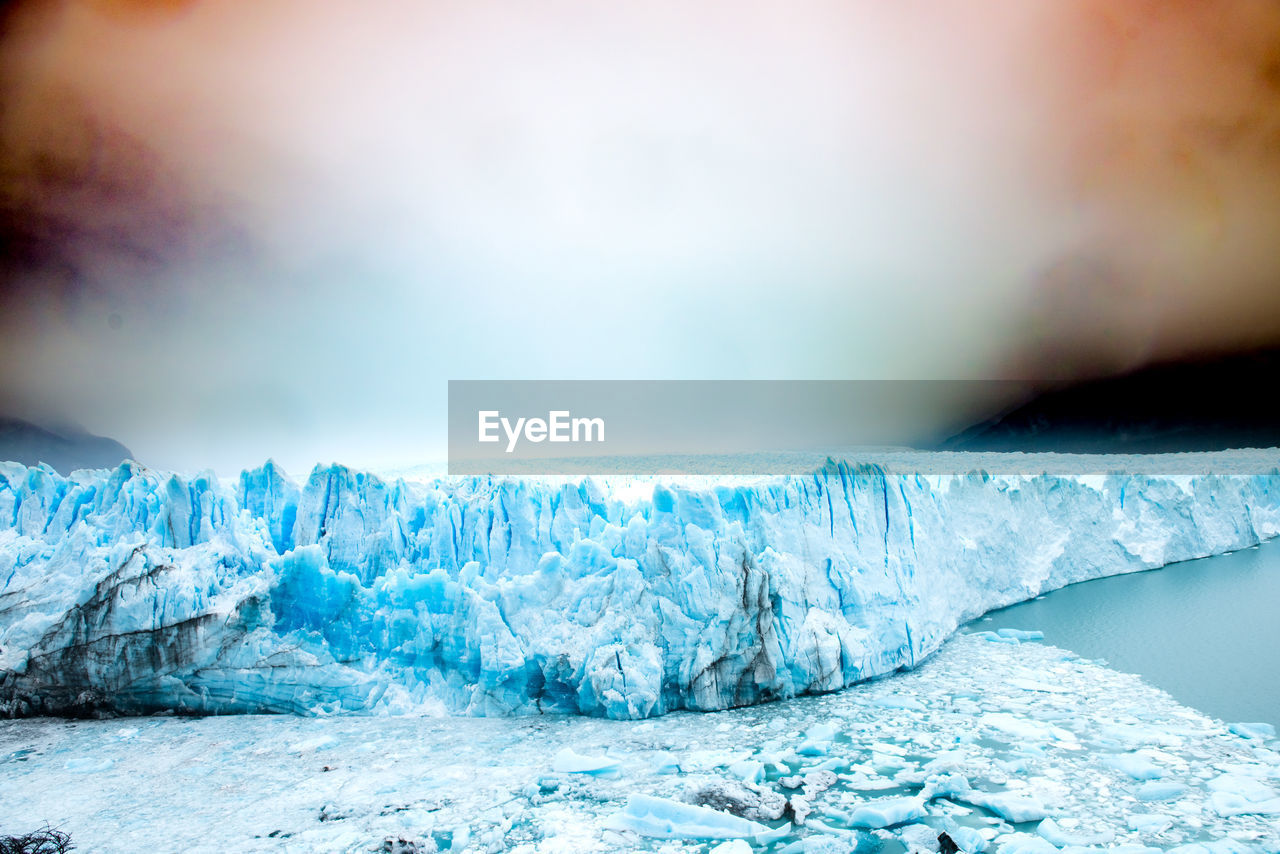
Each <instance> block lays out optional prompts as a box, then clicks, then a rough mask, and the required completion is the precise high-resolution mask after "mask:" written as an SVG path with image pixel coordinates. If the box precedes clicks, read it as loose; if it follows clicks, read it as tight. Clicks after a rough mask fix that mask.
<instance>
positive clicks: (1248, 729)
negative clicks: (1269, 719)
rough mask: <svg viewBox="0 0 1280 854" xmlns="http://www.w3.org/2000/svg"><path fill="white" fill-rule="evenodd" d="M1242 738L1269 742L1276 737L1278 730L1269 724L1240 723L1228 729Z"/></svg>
mask: <svg viewBox="0 0 1280 854" xmlns="http://www.w3.org/2000/svg"><path fill="white" fill-rule="evenodd" d="M1227 729H1229V730H1231V732H1233V733H1235V734H1236V735H1238V736H1240V737H1241V738H1256V739H1259V740H1261V741H1267V740H1269V739H1273V738H1275V737H1276V728H1275V727H1274V726H1272V725H1271V724H1268V723H1246V722H1239V723H1234V724H1231V726H1229V727H1227Z"/></svg>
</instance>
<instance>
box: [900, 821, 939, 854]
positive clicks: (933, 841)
mask: <svg viewBox="0 0 1280 854" xmlns="http://www.w3.org/2000/svg"><path fill="white" fill-rule="evenodd" d="M898 837H899V838H900V839H901V840H902V844H903V845H905V846H906V848H907V850H908V851H918V852H931V851H937V850H938V831H937V830H935V829H934V828H932V827H930V826H929V825H927V824H908V825H905V826H903V827H902V828H900V829H899V830H898Z"/></svg>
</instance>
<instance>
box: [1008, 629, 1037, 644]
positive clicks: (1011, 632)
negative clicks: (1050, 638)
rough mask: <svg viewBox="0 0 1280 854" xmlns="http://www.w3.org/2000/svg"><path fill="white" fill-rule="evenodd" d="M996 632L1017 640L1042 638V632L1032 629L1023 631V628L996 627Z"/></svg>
mask: <svg viewBox="0 0 1280 854" xmlns="http://www.w3.org/2000/svg"><path fill="white" fill-rule="evenodd" d="M996 634H997V635H999V636H1000V637H1002V638H1013V639H1014V640H1019V641H1031V640H1044V632H1042V631H1039V630H1036V629H1033V630H1031V631H1025V630H1023V629H996Z"/></svg>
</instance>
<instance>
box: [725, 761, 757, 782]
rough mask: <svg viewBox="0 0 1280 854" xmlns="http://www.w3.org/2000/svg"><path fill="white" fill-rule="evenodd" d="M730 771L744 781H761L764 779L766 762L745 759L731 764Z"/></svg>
mask: <svg viewBox="0 0 1280 854" xmlns="http://www.w3.org/2000/svg"><path fill="white" fill-rule="evenodd" d="M729 773H730V774H732V775H733V776H735V777H737V778H738V779H739V780H741V781H742V782H744V783H759V782H761V781H762V780H764V763H763V762H757V761H756V760H754V759H743V760H742V761H741V762H735V763H733V764H732V765H730V766H729Z"/></svg>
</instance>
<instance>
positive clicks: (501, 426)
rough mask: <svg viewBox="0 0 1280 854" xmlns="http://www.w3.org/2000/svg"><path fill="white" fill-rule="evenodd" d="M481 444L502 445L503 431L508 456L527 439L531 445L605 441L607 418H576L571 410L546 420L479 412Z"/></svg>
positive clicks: (554, 413) (550, 414) (554, 412)
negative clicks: (512, 417) (521, 440)
mask: <svg viewBox="0 0 1280 854" xmlns="http://www.w3.org/2000/svg"><path fill="white" fill-rule="evenodd" d="M479 416H480V417H479V422H480V424H479V434H478V436H477V441H480V442H499V441H501V440H502V437H501V436H499V435H498V431H499V430H501V431H502V433H503V434H505V435H506V439H507V453H508V454H509V453H511V452H512V451H514V450H515V449H516V445H517V444H519V442H520V439H521V438H522V437H523V438H524V440H525V441H527V442H535V443H536V442H603V441H604V419H603V418H574V417H573V416H572V414H571V413H570V412H569V410H567V409H553V410H551V411H550V412H548V413H547V417H546V418H517V419H516V420H515V423H512V421H511V419H510V418H504V417H502V412H501V411H500V410H497V409H482V410H480V413H479Z"/></svg>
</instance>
